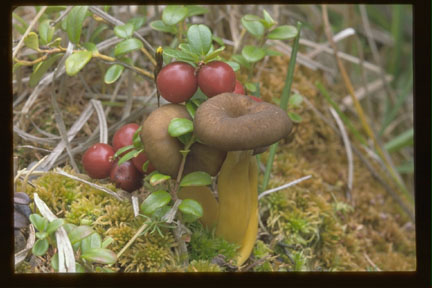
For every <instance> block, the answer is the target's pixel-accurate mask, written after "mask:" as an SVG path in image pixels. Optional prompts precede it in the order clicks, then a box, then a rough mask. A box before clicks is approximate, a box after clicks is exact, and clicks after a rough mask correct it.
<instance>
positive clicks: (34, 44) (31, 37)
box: [24, 32, 39, 51]
mask: <svg viewBox="0 0 432 288" xmlns="http://www.w3.org/2000/svg"><path fill="white" fill-rule="evenodd" d="M24 45H25V46H27V47H28V48H30V49H33V50H35V51H38V50H39V36H38V35H37V34H36V33H35V32H30V33H28V34H27V36H26V37H25V38H24Z"/></svg>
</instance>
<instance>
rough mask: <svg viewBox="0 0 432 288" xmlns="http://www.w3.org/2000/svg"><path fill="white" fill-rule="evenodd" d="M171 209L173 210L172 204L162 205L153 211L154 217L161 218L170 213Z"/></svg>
mask: <svg viewBox="0 0 432 288" xmlns="http://www.w3.org/2000/svg"><path fill="white" fill-rule="evenodd" d="M169 210H171V206H169V205H166V206H163V207H160V208H158V209H156V210H155V211H154V212H153V214H152V217H154V218H157V219H160V218H162V217H163V216H164V215H165V214H166V213H168V211H169Z"/></svg>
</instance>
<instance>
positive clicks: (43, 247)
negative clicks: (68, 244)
mask: <svg viewBox="0 0 432 288" xmlns="http://www.w3.org/2000/svg"><path fill="white" fill-rule="evenodd" d="M48 247H49V243H48V240H47V239H38V240H37V241H36V243H35V244H34V245H33V248H32V253H33V255H35V256H43V255H44V254H45V253H46V252H47V251H48Z"/></svg>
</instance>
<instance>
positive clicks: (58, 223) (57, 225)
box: [47, 218, 65, 234]
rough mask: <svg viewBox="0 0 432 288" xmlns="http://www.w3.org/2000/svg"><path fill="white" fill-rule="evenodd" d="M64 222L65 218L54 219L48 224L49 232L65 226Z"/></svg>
mask: <svg viewBox="0 0 432 288" xmlns="http://www.w3.org/2000/svg"><path fill="white" fill-rule="evenodd" d="M64 223H65V222H64V220H63V219H61V218H58V219H54V220H53V221H51V222H50V223H49V224H48V228H47V233H48V234H51V233H54V232H55V231H56V230H57V229H58V228H60V227H61V226H63V224H64Z"/></svg>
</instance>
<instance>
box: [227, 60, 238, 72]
mask: <svg viewBox="0 0 432 288" xmlns="http://www.w3.org/2000/svg"><path fill="white" fill-rule="evenodd" d="M223 62H225V63H227V64H228V65H230V66H231V68H232V69H233V70H234V72H235V71H238V70H240V64H239V63H237V62H234V61H223Z"/></svg>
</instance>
